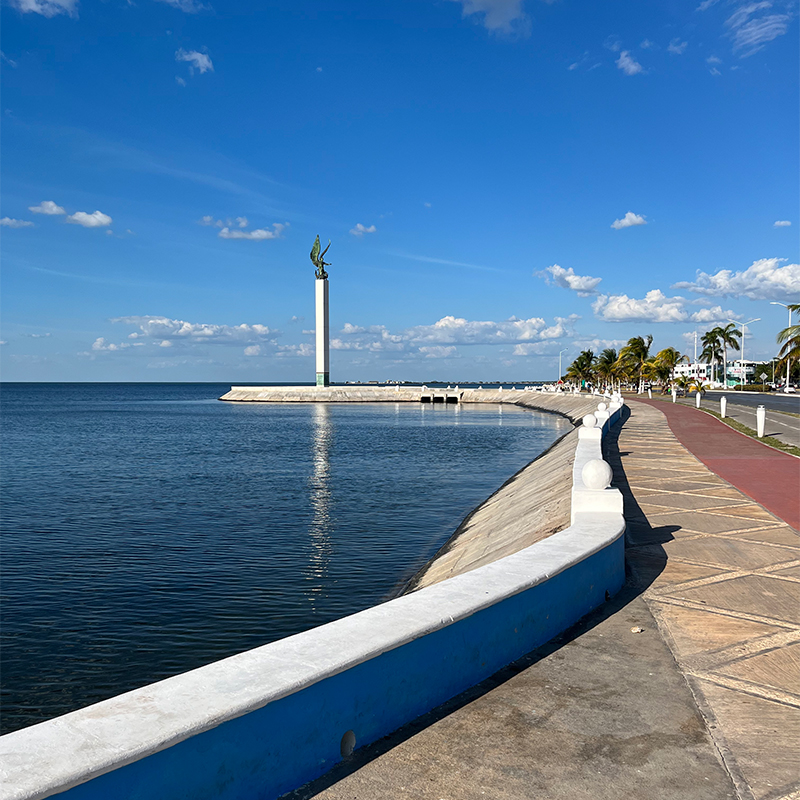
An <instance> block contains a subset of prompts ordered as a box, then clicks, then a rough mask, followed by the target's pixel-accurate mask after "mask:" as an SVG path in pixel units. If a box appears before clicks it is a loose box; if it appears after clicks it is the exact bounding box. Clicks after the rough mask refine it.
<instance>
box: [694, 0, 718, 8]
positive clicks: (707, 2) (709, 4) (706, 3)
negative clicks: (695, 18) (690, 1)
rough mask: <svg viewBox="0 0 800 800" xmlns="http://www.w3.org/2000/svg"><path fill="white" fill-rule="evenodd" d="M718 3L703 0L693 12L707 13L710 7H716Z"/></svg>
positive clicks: (711, 0) (715, 0) (714, 0)
mask: <svg viewBox="0 0 800 800" xmlns="http://www.w3.org/2000/svg"><path fill="white" fill-rule="evenodd" d="M718 2H719V0H703V2H702V3H700V5H699V6H697V8H696V9H695V11H708V9H709V8H711V6H714V5H716V4H717V3H718Z"/></svg>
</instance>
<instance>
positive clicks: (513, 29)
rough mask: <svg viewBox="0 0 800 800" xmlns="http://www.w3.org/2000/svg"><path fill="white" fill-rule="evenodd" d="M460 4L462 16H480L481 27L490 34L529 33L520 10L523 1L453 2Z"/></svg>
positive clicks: (524, 14)
mask: <svg viewBox="0 0 800 800" xmlns="http://www.w3.org/2000/svg"><path fill="white" fill-rule="evenodd" d="M455 2H457V3H461V5H462V8H463V12H462V14H463V16H464V17H468V16H470V15H472V14H479V15H481V23H482V24H483V27H484V28H486V29H487V30H488V31H491V32H492V33H517V34H521V35H526V34H527V33H529V31H530V20H529V19H528V15H527V14H526V13H525V12H524V11H523V10H522V2H523V0H455Z"/></svg>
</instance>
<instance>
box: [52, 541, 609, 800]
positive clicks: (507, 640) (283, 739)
mask: <svg viewBox="0 0 800 800" xmlns="http://www.w3.org/2000/svg"><path fill="white" fill-rule="evenodd" d="M624 577H625V556H624V537H620V538H618V539H617V540H616V541H615V542H613V543H612V544H611V545H609V546H608V547H606V548H605V549H603V550H601V551H599V552H598V553H595V554H594V555H592V556H589V557H588V558H586V559H584V560H583V561H582V562H580V563H579V564H576V565H574V566H572V567H570V568H569V569H567V570H565V571H564V572H562V573H560V574H559V575H557V576H555V577H554V578H551V579H550V580H548V581H546V582H544V583H541V584H539V585H537V586H535V587H533V588H531V589H528V590H526V591H524V592H522V593H520V594H518V595H515V596H513V597H510V598H508V599H506V600H504V601H502V602H500V603H497V604H495V605H494V606H492V607H490V608H487V609H484V610H483V611H480V612H478V613H476V614H473V615H472V616H470V617H467V618H466V619H463V620H460V621H458V622H455V623H453V624H451V625H449V626H447V627H445V628H442V629H441V630H438V631H435V632H434V633H431V634H428V635H427V636H423V637H421V638H419V639H416V640H414V641H412V642H410V643H408V644H406V645H403V646H401V647H398V648H396V649H394V650H391V651H389V652H387V653H384V654H383V655H381V656H378V657H377V658H373V659H371V660H369V661H366V662H364V663H362V664H359V665H358V666H356V667H353V668H352V669H350V670H347V671H346V672H343V673H340V674H338V675H335V676H333V677H330V678H327V679H325V680H322V681H320V682H318V683H316V684H314V685H312V686H309V687H308V688H306V689H303V690H301V691H299V692H297V693H295V694H292V695H290V696H288V697H285V698H283V699H281V700H278V701H276V702H273V703H270V704H269V705H267V706H265V707H263V708H261V709H258V710H256V711H252V712H251V713H249V714H246V715H244V716H242V717H238V718H237V719H234V720H231V721H230V722H226V723H224V724H222V725H219V726H218V727H216V728H213V729H211V730H209V731H206V732H204V733H201V734H198V735H197V736H194V737H192V738H190V739H187V740H185V741H183V742H181V743H179V744H177V745H174V746H172V747H170V748H167V749H166V750H162V751H161V752H159V753H156V754H154V755H152V756H149V757H147V758H143V759H141V760H139V761H136V762H134V763H133V764H129V765H128V766H125V767H121V768H119V769H117V770H114V771H113V772H109V773H106V774H105V775H102V776H100V777H98V778H95V779H93V780H91V781H89V782H87V783H84V784H81V785H80V786H77V787H75V788H73V789H70V790H68V791H67V792H64V793H62V795H61V796H62V797H66V798H68V800H101V799H102V800H107V799H108V798H115V800H124V799H130V800H154V798H164V799H165V800H177V798H181V800H183V799H186V800H189V798H192V799H194V798H224V799H225V800H234V798H236V799H238V798H241V800H245V799H246V800H254V798H260V799H262V800H268V799H269V798H275V797H278V796H280V795H281V794H283V793H285V792H287V791H290V790H292V789H295V788H297V787H299V786H302V785H303V784H304V783H307V782H308V781H310V780H312V779H314V778H316V777H319V776H320V775H323V774H324V773H325V772H327V771H328V770H330V769H331V768H332V767H333V766H334V765H335V764H336V763H337V762H338V761H340V760H341V756H340V752H339V747H340V741H341V738H342V735H343V734H344V733H345V731H348V730H353V731H355V734H356V748H358V747H362V746H364V745H366V744H369V743H371V742H374V741H376V740H377V739H380V738H381V737H383V736H386V735H387V734H389V733H391V732H392V731H394V730H397V728H399V727H401V726H402V725H404V724H406V723H407V722H410V721H411V720H413V719H415V718H416V717H418V716H420V715H421V714H423V713H425V712H426V711H429V710H431V709H433V708H435V707H436V706H438V705H440V704H441V703H443V702H445V701H446V700H448V699H450V698H451V697H454V696H455V695H457V694H459V693H460V692H462V691H464V690H465V689H467V688H469V687H471V686H474V685H475V684H477V683H479V682H480V681H482V680H484V679H485V678H487V677H489V676H490V675H492V674H493V673H495V672H497V670H499V669H500V668H502V667H503V666H505V665H506V664H509V663H511V662H512V661H514V660H516V659H517V658H520V657H521V656H523V655H525V654H526V653H528V652H530V651H531V650H533V649H534V648H535V647H538V646H539V645H541V644H544V643H545V642H547V641H549V640H550V639H552V638H553V637H554V636H556V635H557V634H559V633H560V632H562V631H563V630H565V629H566V628H568V627H569V626H570V625H572V624H573V623H574V622H576V621H577V620H578V619H580V618H581V617H582V616H584V615H585V614H587V613H588V612H589V611H591V610H592V609H594V608H596V607H597V606H599V605H600V604H602V603H603V602H604V600H605V593H606V592H608V593H609V594H612V595H613V594H614V593H616V592H617V591H618V590H619V589H620V588H621V586H622V584H623V582H624ZM265 679H268V678H267V676H265Z"/></svg>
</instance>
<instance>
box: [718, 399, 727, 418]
mask: <svg viewBox="0 0 800 800" xmlns="http://www.w3.org/2000/svg"><path fill="white" fill-rule="evenodd" d="M719 415H720V416H721V417H722V419H725V417H727V416H728V398H727V397H725V395H722V397H720V399H719Z"/></svg>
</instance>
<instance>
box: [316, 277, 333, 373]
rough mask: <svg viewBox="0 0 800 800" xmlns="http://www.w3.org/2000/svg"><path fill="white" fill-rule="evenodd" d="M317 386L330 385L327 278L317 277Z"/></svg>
mask: <svg viewBox="0 0 800 800" xmlns="http://www.w3.org/2000/svg"><path fill="white" fill-rule="evenodd" d="M315 283H316V297H317V324H316V333H317V386H330V382H331V378H330V351H329V343H330V336H329V325H328V279H327V278H317V280H316V281H315Z"/></svg>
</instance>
